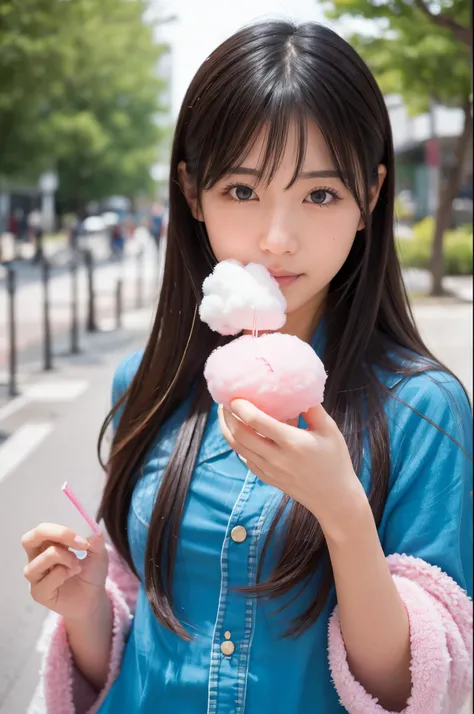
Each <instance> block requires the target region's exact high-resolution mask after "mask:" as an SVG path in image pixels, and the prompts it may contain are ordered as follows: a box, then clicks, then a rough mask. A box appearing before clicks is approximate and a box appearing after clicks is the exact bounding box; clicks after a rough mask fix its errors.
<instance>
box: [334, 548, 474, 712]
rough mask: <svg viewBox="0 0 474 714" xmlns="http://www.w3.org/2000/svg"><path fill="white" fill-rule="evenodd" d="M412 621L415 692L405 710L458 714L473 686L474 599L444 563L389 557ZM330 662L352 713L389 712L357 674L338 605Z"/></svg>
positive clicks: (338, 685)
mask: <svg viewBox="0 0 474 714" xmlns="http://www.w3.org/2000/svg"><path fill="white" fill-rule="evenodd" d="M387 561H388V563H389V566H390V570H391V572H392V575H393V578H394V581H395V583H396V585H397V588H398V591H399V593H400V596H401V598H402V600H403V602H404V604H405V607H406V610H407V613H408V617H409V620H410V639H411V674H412V692H411V696H410V698H409V700H408V702H407V706H406V707H405V709H403V713H404V714H456V713H457V712H459V711H460V709H461V707H462V706H463V704H464V703H465V702H466V700H467V697H468V696H469V693H470V691H471V688H472V601H471V600H470V599H469V598H468V596H467V595H466V593H465V592H464V591H463V590H462V589H461V588H460V587H459V585H458V584H457V583H456V582H455V581H454V580H453V579H452V578H450V577H449V575H447V574H446V573H444V572H443V571H442V570H440V569H439V568H438V567H435V566H433V565H429V564H428V563H426V562H425V561H424V560H421V559H419V558H414V557H413V556H407V555H390V556H389V557H388V558H387ZM329 665H330V669H331V674H332V678H333V681H334V684H335V687H336V689H337V692H338V694H339V698H340V700H341V703H342V705H343V706H344V707H345V708H346V709H347V711H348V712H349V714H388V712H387V711H386V710H385V709H384V708H383V707H382V706H380V705H379V704H378V701H377V700H376V699H374V698H373V697H372V696H371V695H370V694H369V693H368V692H366V691H365V690H364V688H363V687H362V685H361V684H359V682H357V681H356V680H355V679H354V677H353V676H352V674H351V671H350V669H349V666H348V663H347V656H346V651H345V648H344V641H343V637H342V632H341V628H340V623H339V618H338V614H337V608H336V609H335V611H334V613H333V615H332V616H331V619H330V621H329Z"/></svg>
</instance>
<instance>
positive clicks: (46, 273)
mask: <svg viewBox="0 0 474 714" xmlns="http://www.w3.org/2000/svg"><path fill="white" fill-rule="evenodd" d="M41 269H42V275H43V348H44V352H43V357H44V364H43V369H44V370H45V372H49V371H50V370H51V369H53V352H52V345H51V315H50V300H49V278H50V273H51V270H50V265H49V262H48V260H47V259H46V258H43V260H42V261H41Z"/></svg>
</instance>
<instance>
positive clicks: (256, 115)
mask: <svg viewBox="0 0 474 714" xmlns="http://www.w3.org/2000/svg"><path fill="white" fill-rule="evenodd" d="M296 94H297V93H296V92H295V91H294V87H288V86H287V87H285V86H284V84H283V83H278V85H276V86H272V87H269V88H268V92H267V93H265V94H264V95H263V96H259V93H253V96H251V97H249V95H248V92H245V93H244V95H243V96H242V95H241V94H240V93H239V92H233V93H232V94H231V95H230V96H231V97H232V100H231V102H230V104H228V106H227V107H226V109H225V112H224V114H223V116H222V117H221V123H220V127H219V133H220V132H222V133H223V134H225V136H226V137H227V141H226V142H222V143H220V142H219V141H218V140H217V139H216V133H215V132H214V131H212V130H211V128H209V132H208V142H209V143H208V142H207V141H206V140H205V141H204V145H203V146H202V151H201V157H202V163H203V166H202V173H201V175H200V172H199V170H198V171H197V175H196V178H197V185H198V190H209V189H210V188H212V186H213V185H214V184H215V183H217V182H218V181H220V180H221V179H222V178H223V177H224V176H227V175H229V174H230V173H232V171H233V170H234V169H236V168H238V167H240V166H242V165H243V164H244V162H245V159H246V158H247V156H248V155H249V154H250V152H251V151H252V149H253V148H254V146H255V143H256V142H257V140H258V139H259V138H260V137H261V136H262V135H263V145H262V150H261V152H260V155H259V159H258V162H257V166H252V167H251V168H255V169H256V170H257V171H258V172H259V173H258V177H257V185H258V184H259V183H263V184H266V185H268V184H269V183H270V182H271V181H272V179H273V178H274V176H275V174H276V172H277V171H278V168H279V167H280V165H281V161H282V159H283V156H284V153H285V149H286V145H287V142H288V135H289V132H290V127H291V126H292V124H293V123H295V124H296V147H295V169H294V172H293V176H292V178H291V180H290V183H289V184H288V186H287V188H290V187H291V186H292V185H293V184H294V182H295V181H296V179H297V178H298V175H299V174H300V173H301V171H302V169H303V164H304V160H305V156H306V146H307V140H308V139H307V136H308V130H307V123H308V112H307V110H306V107H305V106H304V103H303V101H302V98H301V96H298V97H297V96H295V95H296ZM246 102H247V104H246V106H245V103H246ZM244 106H245V110H244ZM228 137H232V138H231V139H230V140H229V138H228ZM206 144H207V146H206ZM206 158H207V160H206Z"/></svg>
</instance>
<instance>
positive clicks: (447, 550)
mask: <svg viewBox="0 0 474 714" xmlns="http://www.w3.org/2000/svg"><path fill="white" fill-rule="evenodd" d="M395 397H396V399H395V401H396V409H395V414H394V416H393V417H392V419H393V426H392V431H395V430H397V432H398V433H397V435H396V436H394V439H393V440H394V441H395V442H398V444H399V447H398V449H397V451H398V453H397V456H396V458H395V462H394V464H393V485H392V487H391V490H390V493H389V497H388V499H387V505H386V508H385V513H384V519H383V524H382V528H381V532H382V533H383V535H382V545H383V547H384V551H385V553H386V554H387V555H389V554H391V553H404V554H406V555H412V556H415V557H417V558H421V559H423V560H424V561H426V562H427V563H430V564H431V565H434V566H438V567H439V568H441V570H442V571H443V572H445V573H447V574H448V575H450V576H451V577H452V578H453V579H454V580H455V581H456V582H457V583H458V584H459V585H460V586H461V588H463V589H464V590H466V591H467V592H468V594H469V595H472V538H473V534H472V411H471V407H470V404H469V400H468V398H467V396H466V393H465V392H464V390H463V388H462V386H461V385H460V383H459V382H458V381H457V380H456V379H454V377H452V376H451V375H443V374H442V373H429V374H427V375H420V376H419V377H415V378H413V379H412V380H408V381H407V382H406V384H405V385H403V386H402V387H401V388H400V389H399V391H398V393H397V394H396V395H395ZM397 400H401V401H397ZM383 525H385V527H383Z"/></svg>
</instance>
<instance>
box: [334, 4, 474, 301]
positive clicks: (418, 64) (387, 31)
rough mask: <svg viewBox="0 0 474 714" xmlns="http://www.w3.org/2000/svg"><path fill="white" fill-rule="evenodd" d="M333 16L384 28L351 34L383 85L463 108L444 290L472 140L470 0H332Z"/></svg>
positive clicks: (449, 182)
mask: <svg viewBox="0 0 474 714" xmlns="http://www.w3.org/2000/svg"><path fill="white" fill-rule="evenodd" d="M325 4H326V7H327V8H328V16H329V17H331V18H342V17H344V18H363V19H366V20H372V21H374V22H375V25H376V27H377V28H378V32H375V33H374V32H372V33H371V34H370V36H369V35H364V34H359V35H353V36H352V37H349V38H348V39H349V41H350V42H351V44H352V45H353V46H354V47H355V49H356V50H358V52H359V54H361V56H362V57H364V59H365V60H366V62H367V64H368V65H369V67H370V68H371V70H372V72H373V73H374V74H375V76H376V79H377V81H378V83H379V85H380V87H381V89H382V91H383V92H384V93H385V94H386V95H388V94H397V95H401V96H402V97H403V99H404V101H405V104H406V106H407V108H408V110H409V111H411V112H412V113H414V114H415V113H416V114H418V113H424V112H427V111H428V109H429V107H430V104H431V103H432V102H437V103H438V104H442V105H445V106H450V107H458V108H461V109H462V111H463V116H464V126H463V129H462V133H461V135H460V136H459V137H458V139H457V143H456V147H455V151H454V163H453V165H452V166H450V167H448V169H447V170H446V171H444V173H443V172H441V177H440V178H441V181H440V191H439V197H438V208H437V212H436V222H435V228H434V235H433V242H432V246H433V250H432V256H431V273H432V278H433V280H432V294H433V295H440V294H442V292H443V285H442V279H443V274H444V270H445V259H444V252H443V236H444V233H445V231H446V229H447V228H448V226H449V224H450V222H451V217H452V211H453V208H452V206H453V200H454V198H455V197H456V195H457V193H458V190H459V188H460V186H461V182H462V174H463V164H464V160H465V156H466V152H467V151H469V146H470V144H471V143H472V93H471V49H472V31H471V27H470V13H471V2H470V0H332V1H331V2H328V3H325Z"/></svg>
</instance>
